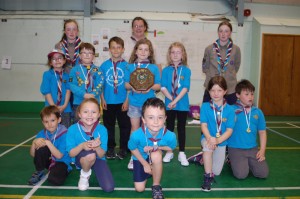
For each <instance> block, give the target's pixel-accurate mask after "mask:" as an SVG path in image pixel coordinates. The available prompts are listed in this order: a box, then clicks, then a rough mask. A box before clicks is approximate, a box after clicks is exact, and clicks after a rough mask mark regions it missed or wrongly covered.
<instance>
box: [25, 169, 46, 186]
mask: <svg viewBox="0 0 300 199" xmlns="http://www.w3.org/2000/svg"><path fill="white" fill-rule="evenodd" d="M44 175H45V173H44V170H42V171H35V172H34V173H33V174H32V176H31V177H30V179H29V180H28V184H29V185H36V184H37V183H38V182H39V181H41V179H42V178H43V177H44Z"/></svg>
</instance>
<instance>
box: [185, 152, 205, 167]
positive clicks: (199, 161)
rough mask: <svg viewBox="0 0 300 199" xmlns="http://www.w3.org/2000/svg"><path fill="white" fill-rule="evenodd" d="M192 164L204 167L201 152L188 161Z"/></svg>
mask: <svg viewBox="0 0 300 199" xmlns="http://www.w3.org/2000/svg"><path fill="white" fill-rule="evenodd" d="M187 160H188V161H189V162H190V163H195V164H200V165H203V164H204V161H203V152H202V151H200V152H199V153H197V154H195V155H192V156H191V157H189V158H188V159H187Z"/></svg>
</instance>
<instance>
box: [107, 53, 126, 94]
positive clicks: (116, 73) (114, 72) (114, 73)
mask: <svg viewBox="0 0 300 199" xmlns="http://www.w3.org/2000/svg"><path fill="white" fill-rule="evenodd" d="M110 61H111V62H112V65H113V78H114V93H115V94H117V93H118V83H119V81H118V70H117V68H118V67H117V66H118V63H121V62H124V59H121V60H119V61H117V62H114V61H113V60H112V59H110Z"/></svg>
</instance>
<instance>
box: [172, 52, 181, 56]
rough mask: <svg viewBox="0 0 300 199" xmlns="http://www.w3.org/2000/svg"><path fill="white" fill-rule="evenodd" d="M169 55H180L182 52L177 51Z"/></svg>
mask: <svg viewBox="0 0 300 199" xmlns="http://www.w3.org/2000/svg"><path fill="white" fill-rule="evenodd" d="M171 54H173V55H181V54H182V52H181V51H177V52H175V51H171Z"/></svg>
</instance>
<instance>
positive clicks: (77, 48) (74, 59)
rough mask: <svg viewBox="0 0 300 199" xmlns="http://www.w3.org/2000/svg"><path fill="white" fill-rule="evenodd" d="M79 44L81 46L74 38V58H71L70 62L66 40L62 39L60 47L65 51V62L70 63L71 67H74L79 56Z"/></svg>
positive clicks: (78, 39)
mask: <svg viewBox="0 0 300 199" xmlns="http://www.w3.org/2000/svg"><path fill="white" fill-rule="evenodd" d="M80 44H81V40H80V38H79V37H76V40H75V50H74V56H73V59H72V60H71V57H70V54H69V50H68V41H67V40H66V39H63V41H62V46H63V48H64V50H65V53H66V59H67V62H68V63H71V64H72V66H74V65H75V64H76V59H77V58H78V56H79V46H80Z"/></svg>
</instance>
